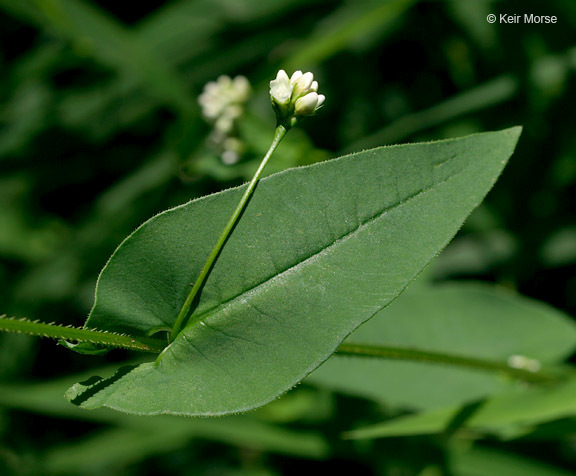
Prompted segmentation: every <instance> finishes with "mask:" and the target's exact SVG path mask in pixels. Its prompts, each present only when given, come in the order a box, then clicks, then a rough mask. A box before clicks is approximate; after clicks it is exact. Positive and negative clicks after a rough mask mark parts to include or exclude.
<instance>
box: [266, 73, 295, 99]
mask: <svg viewBox="0 0 576 476" xmlns="http://www.w3.org/2000/svg"><path fill="white" fill-rule="evenodd" d="M292 88H293V86H292V81H290V79H288V75H287V74H286V71H284V70H283V69H281V70H280V71H278V74H277V75H276V79H275V80H273V81H270V96H271V97H272V101H275V102H276V103H278V104H280V105H282V106H284V105H286V104H288V103H289V102H290V98H291V96H292Z"/></svg>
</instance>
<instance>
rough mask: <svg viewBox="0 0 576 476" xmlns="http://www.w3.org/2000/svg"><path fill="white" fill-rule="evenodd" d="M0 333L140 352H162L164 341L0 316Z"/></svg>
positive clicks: (164, 345)
mask: <svg viewBox="0 0 576 476" xmlns="http://www.w3.org/2000/svg"><path fill="white" fill-rule="evenodd" d="M0 331H5V332H16V333H20V334H28V335H33V336H38V337H50V338H52V339H64V340H71V341H77V342H90V343H92V344H99V345H103V346H108V347H120V348H124V349H132V350H140V351H143V352H155V353H158V352H162V350H163V349H164V347H166V341H162V340H159V339H151V338H147V337H133V336H127V335H123V334H115V333H113V332H106V331H97V330H91V329H83V328H79V327H71V326H60V325H57V324H45V323H42V322H35V321H30V320H28V319H16V318H7V317H6V316H0Z"/></svg>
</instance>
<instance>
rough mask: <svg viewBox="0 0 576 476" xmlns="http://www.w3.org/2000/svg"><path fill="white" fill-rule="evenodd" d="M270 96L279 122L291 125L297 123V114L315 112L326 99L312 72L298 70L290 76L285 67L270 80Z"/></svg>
mask: <svg viewBox="0 0 576 476" xmlns="http://www.w3.org/2000/svg"><path fill="white" fill-rule="evenodd" d="M270 98H271V100H272V105H273V107H274V110H275V111H276V117H277V119H278V122H279V123H280V124H283V125H285V126H289V127H291V126H293V125H294V124H295V123H296V121H297V116H309V115H311V114H314V113H315V112H316V111H317V110H318V109H319V108H320V107H321V106H322V104H324V101H325V99H326V97H325V96H324V95H323V94H318V81H314V75H313V74H312V73H310V72H308V73H302V71H296V72H294V73H293V74H292V76H290V78H288V74H286V71H284V70H283V69H281V70H280V71H278V74H277V75H276V79H274V80H272V81H270Z"/></svg>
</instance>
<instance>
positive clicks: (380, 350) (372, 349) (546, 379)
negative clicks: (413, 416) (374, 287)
mask: <svg viewBox="0 0 576 476" xmlns="http://www.w3.org/2000/svg"><path fill="white" fill-rule="evenodd" d="M336 355H350V356H355V357H375V358H379V359H391V360H407V361H414V362H431V363H438V364H447V365H454V366H457V367H468V368H471V369H475V370H482V371H488V372H498V373H502V374H505V375H508V376H509V377H513V378H516V379H519V380H524V381H526V382H532V383H552V382H555V381H558V377H557V376H554V375H550V374H546V373H543V372H540V371H539V372H531V371H529V370H524V369H518V368H514V367H510V366H509V365H508V364H506V363H502V362H496V361H493V360H484V359H477V358H474V357H463V356H460V355H453V354H444V353H440V352H429V351H424V350H417V349H407V348H402V347H380V346H372V345H364V344H342V345H341V346H340V347H339V348H338V350H337V351H336Z"/></svg>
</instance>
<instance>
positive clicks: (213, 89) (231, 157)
mask: <svg viewBox="0 0 576 476" xmlns="http://www.w3.org/2000/svg"><path fill="white" fill-rule="evenodd" d="M250 92H251V88H250V83H249V82H248V80H247V79H246V78H245V77H244V76H236V77H235V78H234V79H232V78H230V77H229V76H224V75H223V76H220V77H219V78H218V79H217V80H216V81H211V82H209V83H208V84H206V86H204V91H203V92H202V94H201V95H200V96H199V97H198V103H199V104H200V106H201V107H202V114H203V116H204V117H205V118H206V119H207V120H208V121H209V122H210V123H211V124H212V125H213V130H212V133H211V134H210V137H209V139H210V140H209V142H210V143H211V144H212V146H214V147H215V148H216V149H217V150H218V151H219V152H220V153H221V157H222V161H223V162H224V163H227V164H231V163H234V162H236V161H238V160H239V158H240V155H241V154H242V152H243V150H244V147H243V145H242V143H241V142H240V140H239V139H238V138H237V137H236V134H237V133H236V130H237V121H238V119H239V118H240V117H241V116H242V114H244V104H245V103H246V101H247V100H248V98H249V97H250Z"/></svg>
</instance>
